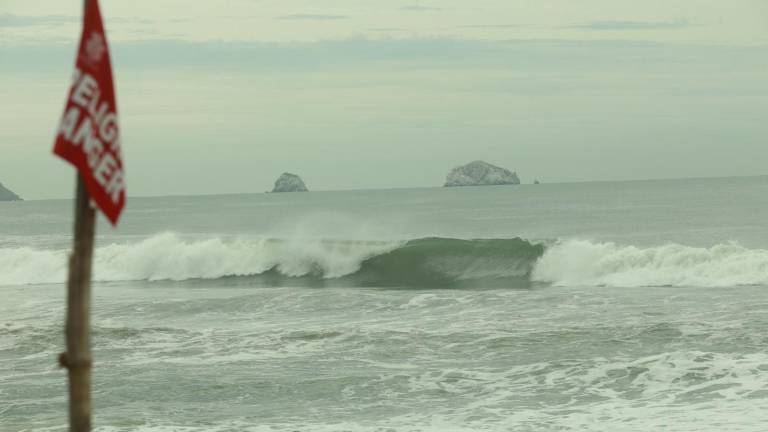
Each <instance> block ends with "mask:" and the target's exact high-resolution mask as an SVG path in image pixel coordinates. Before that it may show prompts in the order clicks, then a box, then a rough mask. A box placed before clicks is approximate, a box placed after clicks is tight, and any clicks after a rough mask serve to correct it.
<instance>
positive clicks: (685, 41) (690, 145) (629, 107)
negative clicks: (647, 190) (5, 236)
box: [0, 0, 768, 199]
mask: <svg viewBox="0 0 768 432" xmlns="http://www.w3.org/2000/svg"><path fill="white" fill-rule="evenodd" d="M101 3H102V12H103V14H104V19H105V24H106V27H107V33H108V38H109V40H110V43H111V52H112V61H113V67H114V70H115V79H116V91H117V99H118V108H119V111H120V123H121V126H122V136H123V139H122V146H123V151H124V153H125V154H124V158H125V164H126V173H127V184H128V194H129V196H131V195H132V196H144V195H169V194H196V193H206V194H209V193H239V192H263V191H264V190H268V189H270V188H271V186H272V183H273V182H274V180H275V178H276V177H277V176H278V175H279V174H280V173H282V172H283V171H290V172H294V173H297V174H299V175H301V176H302V177H303V178H304V180H305V182H306V183H307V185H308V186H309V187H310V189H314V190H327V189H359V188H394V187H421V186H439V185H441V184H442V182H443V180H444V177H445V174H446V173H447V172H448V170H449V169H450V168H452V167H453V166H456V165H459V164H462V163H466V162H469V161H472V160H475V159H483V160H486V161H488V162H491V163H494V164H497V165H502V166H504V167H507V168H510V169H512V170H516V171H517V172H518V173H519V175H520V177H521V179H522V180H523V182H525V183H529V182H532V181H533V179H534V178H536V179H539V180H541V181H543V182H563V181H589V180H627V179H645V178H669V177H700V176H731V175H759V174H768V162H767V161H768V121H766V117H767V114H768V0H729V1H725V0H664V1H660V0H644V1H628V0H626V1H625V0H579V1H575V0H567V1H566V0H537V1H528V0H526V1H523V0H505V1H502V0H472V1H468V0H464V1H459V0H446V1H399V0H390V1H386V2H384V1H376V2H374V1H371V0H355V1H352V0H333V1H318V0H314V1H295V0H282V1H271V0H219V1H215V2H191V1H188V0H187V1H180V0H166V1H157V0H153V1H149V0H102V2H101ZM81 9H82V2H81V1H79V0H34V1H29V0H25V1H21V0H0V82H1V83H2V84H0V100H2V105H0V182H2V183H3V184H5V185H6V186H7V187H9V188H11V189H13V190H14V191H15V192H17V193H18V194H20V195H22V196H23V197H24V198H27V199H42V198H64V197H69V196H71V194H72V190H73V177H74V173H73V170H72V169H71V168H70V167H69V166H68V165H66V164H65V163H64V162H63V161H61V160H58V159H56V158H55V157H54V156H52V154H51V147H52V144H53V137H54V132H55V130H56V125H57V123H58V120H59V117H60V116H61V111H62V109H63V106H64V97H65V93H66V90H67V83H68V81H69V77H70V75H71V72H72V67H73V63H74V55H75V45H76V43H77V40H78V37H79V31H80V13H81Z"/></svg>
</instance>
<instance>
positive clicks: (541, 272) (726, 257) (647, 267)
mask: <svg viewBox="0 0 768 432" xmlns="http://www.w3.org/2000/svg"><path fill="white" fill-rule="evenodd" d="M532 279H533V280H534V281H539V282H548V283H551V284H554V285H558V286H614V287H640V286H702V287H723V286H739V285H759V284H766V283H768V250H764V249H747V248H745V247H742V246H739V245H737V244H720V245H716V246H713V247H710V248H696V247H689V246H682V245H678V244H669V245H665V246H658V247H648V248H640V247H635V246H622V245H617V244H614V243H595V242H591V241H586V240H567V241H562V242H559V243H557V244H556V245H554V246H552V247H550V248H548V249H547V250H546V252H545V253H544V255H543V256H542V257H541V258H540V259H539V260H538V262H537V263H536V266H535V268H534V272H533V275H532Z"/></svg>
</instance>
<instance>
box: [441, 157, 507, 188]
mask: <svg viewBox="0 0 768 432" xmlns="http://www.w3.org/2000/svg"><path fill="white" fill-rule="evenodd" d="M516 184H520V179H519V178H518V177H517V173H514V172H511V171H510V170H508V169H505V168H501V167H497V166H495V165H491V164H489V163H488V162H483V161H479V160H477V161H474V162H470V163H468V164H466V165H462V166H460V167H456V168H454V169H452V170H451V172H449V173H448V176H447V177H446V178H445V185H444V186H445V187H450V186H486V185H516Z"/></svg>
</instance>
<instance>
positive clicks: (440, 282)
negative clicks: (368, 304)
mask: <svg viewBox="0 0 768 432" xmlns="http://www.w3.org/2000/svg"><path fill="white" fill-rule="evenodd" d="M543 253H544V245H542V244H534V243H530V242H528V241H525V240H523V239H520V238H514V239H487V240H460V239H450V238H424V239H418V240H411V241H409V242H408V243H406V244H405V245H403V246H401V247H399V248H397V249H394V250H392V251H390V252H387V253H384V254H381V255H377V256H374V257H371V258H369V259H367V260H365V261H363V262H362V264H361V266H360V270H359V271H357V272H356V273H354V274H351V275H348V276H345V277H343V279H347V280H348V281H349V282H352V283H354V284H356V285H359V286H381V287H404V288H407V287H417V288H418V287H444V288H456V287H466V286H472V287H494V288H496V287H500V286H507V287H511V288H525V287H528V286H530V275H531V271H532V270H533V266H534V264H535V263H536V260H538V259H539V257H541V256H542V255H543Z"/></svg>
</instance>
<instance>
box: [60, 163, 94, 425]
mask: <svg viewBox="0 0 768 432" xmlns="http://www.w3.org/2000/svg"><path fill="white" fill-rule="evenodd" d="M95 225H96V212H95V210H94V209H93V208H92V207H91V205H90V197H89V196H88V190H87V189H86V187H85V181H83V177H82V176H81V175H80V174H78V175H77V198H76V203H75V237H74V243H73V250H72V255H70V257H69V280H68V282H67V318H66V319H67V321H66V343H67V352H65V353H63V354H62V355H61V357H60V359H59V361H60V364H61V366H63V367H65V368H67V370H68V371H69V430H70V432H90V430H91V365H92V361H91V261H92V257H93V239H94V232H95Z"/></svg>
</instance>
